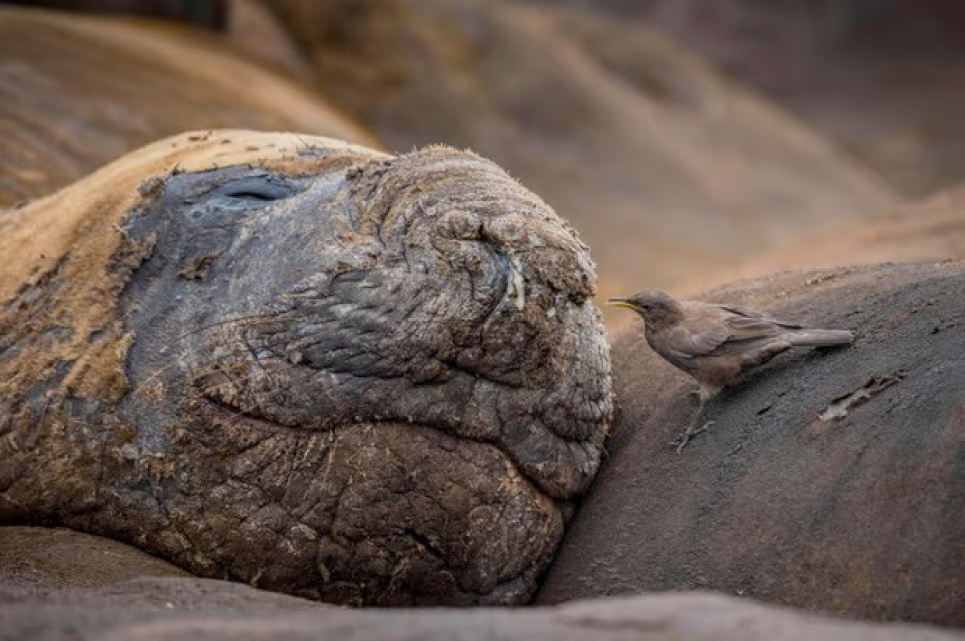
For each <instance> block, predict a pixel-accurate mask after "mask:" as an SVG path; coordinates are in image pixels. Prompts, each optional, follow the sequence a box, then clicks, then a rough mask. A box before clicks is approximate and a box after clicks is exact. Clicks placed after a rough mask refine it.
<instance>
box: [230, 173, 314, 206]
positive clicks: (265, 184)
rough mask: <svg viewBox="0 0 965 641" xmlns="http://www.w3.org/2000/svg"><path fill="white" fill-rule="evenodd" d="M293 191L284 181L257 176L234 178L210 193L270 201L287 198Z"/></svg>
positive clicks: (256, 200) (255, 200)
mask: <svg viewBox="0 0 965 641" xmlns="http://www.w3.org/2000/svg"><path fill="white" fill-rule="evenodd" d="M293 193H295V190H294V189H292V188H291V187H290V186H289V185H287V184H286V183H284V182H281V181H279V180H273V179H271V178H267V177H261V176H259V177H249V178H241V179H239V180H234V181H232V182H230V183H227V184H225V185H222V186H220V187H218V188H217V189H215V190H213V191H212V192H211V195H212V196H221V197H224V198H232V199H235V200H246V201H253V202H272V201H276V200H282V199H284V198H288V197H289V196H291V195H292V194H293Z"/></svg>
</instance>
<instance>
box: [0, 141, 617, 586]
mask: <svg viewBox="0 0 965 641" xmlns="http://www.w3.org/2000/svg"><path fill="white" fill-rule="evenodd" d="M0 255H2V256H3V257H4V261H3V267H0V275H2V278H0V300H2V301H4V302H3V304H2V307H0V336H2V339H0V340H2V343H0V381H2V382H0V399H2V400H0V408H2V414H0V416H2V419H0V420H2V423H0V516H2V518H3V520H4V521H6V522H8V523H9V522H32V523H42V524H57V525H64V526H68V527H71V528H74V529H78V530H82V531H87V532H91V533H96V534H104V535H108V536H110V537H112V538H115V539H118V540H121V541H125V542H130V543H133V544H135V545H137V546H138V547H140V548H142V549H144V550H146V551H149V552H151V553H154V554H156V555H158V556H161V557H163V558H165V559H168V560H170V561H172V562H174V563H175V564H176V565H178V566H180V567H182V568H185V569H187V570H189V571H191V572H194V573H196V574H199V575H202V576H208V577H219V578H230V579H235V580H240V581H244V582H247V583H250V584H252V585H256V586H259V587H263V588H268V589H273V590H277V591H284V592H288V593H293V594H300V595H306V596H310V597H315V598H321V599H323V600H325V601H330V602H336V603H347V604H377V605H403V604H515V603H522V602H525V601H527V600H528V599H529V598H530V596H531V594H532V593H533V591H534V590H535V588H536V585H537V581H538V578H539V577H540V575H541V574H542V573H543V571H544V570H545V568H546V567H547V564H548V562H549V560H550V559H551V557H552V555H553V553H554V550H555V548H556V546H557V544H558V542H559V540H560V537H561V535H562V531H563V524H564V515H565V514H568V513H569V510H570V508H569V503H570V500H571V499H572V498H574V497H576V496H578V495H579V494H581V493H582V492H583V491H584V490H585V489H586V488H587V486H588V484H589V483H590V481H591V480H592V479H593V476H594V474H595V472H596V469H597V466H598V464H599V461H600V454H601V448H602V442H603V440H604V438H605V436H606V432H607V428H608V423H609V418H610V414H611V405H612V402H611V389H610V379H609V357H608V351H607V347H606V343H605V339H604V335H603V330H602V325H601V323H600V320H599V314H598V312H597V311H596V309H595V307H593V305H592V303H591V302H590V301H589V299H590V297H591V296H592V295H593V292H594V282H595V276H594V272H593V265H592V263H591V261H590V258H589V253H588V251H587V248H586V247H585V246H584V245H583V244H582V243H581V242H580V241H579V240H578V239H577V238H576V236H575V233H574V232H573V230H572V229H571V228H570V227H569V226H567V224H566V223H564V222H563V221H562V220H561V219H560V218H558V217H557V216H556V215H555V214H554V213H553V212H552V210H551V209H550V208H549V207H548V206H547V205H545V204H544V203H543V202H542V201H541V200H540V199H539V198H538V197H536V196H535V195H533V194H532V193H530V192H528V191H527V190H525V189H523V188H522V187H521V186H520V185H519V184H518V183H517V182H515V181H514V180H513V179H511V178H510V177H509V176H507V175H506V174H505V173H504V172H503V171H502V170H501V169H499V168H498V167H497V166H495V165H494V164H492V163H490V162H489V161H486V160H484V159H482V158H480V157H478V156H476V155H474V154H472V153H470V152H464V151H457V150H454V149H450V148H447V147H440V146H434V147H428V148H425V149H422V150H418V151H413V152H412V153H408V154H404V155H399V156H392V155H388V154H383V153H379V152H375V151H372V150H369V149H366V148H363V147H358V146H353V145H349V144H346V143H341V142H338V141H334V140H329V139H325V138H314V137H303V136H297V135H291V134H267V133H253V132H244V131H220V132H208V133H194V134H185V135H182V136H179V137H175V138H172V139H168V140H163V141H160V142H158V143H155V144H153V145H151V146H148V147H146V148H144V149H141V150H139V151H137V152H134V153H132V154H130V155H128V156H125V157H123V158H121V159H120V160H118V161H116V162H114V163H112V164H111V165H108V166H106V167H105V168H103V169H102V170H100V171H98V172H96V173H95V174H93V175H91V176H89V177H88V178H86V179H85V180H82V181H80V182H78V183H75V184H74V185H71V186H69V187H67V188H65V189H64V190H62V191H60V192H58V193H57V194H55V195H53V196H51V197H48V198H46V199H43V200H40V201H37V202H35V203H33V204H31V205H28V206H27V207H24V208H21V209H18V210H8V211H6V212H4V213H2V214H0Z"/></svg>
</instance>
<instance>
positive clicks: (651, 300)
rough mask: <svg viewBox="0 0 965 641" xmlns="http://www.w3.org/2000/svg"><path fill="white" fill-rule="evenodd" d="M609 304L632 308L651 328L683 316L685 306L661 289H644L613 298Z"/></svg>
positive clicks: (670, 322)
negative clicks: (626, 295) (629, 294)
mask: <svg viewBox="0 0 965 641" xmlns="http://www.w3.org/2000/svg"><path fill="white" fill-rule="evenodd" d="M607 305H613V306H615V307H626V308H627V309H632V310H633V311H635V312H636V313H637V314H639V315H640V317H641V318H643V319H644V320H646V321H647V323H648V324H649V325H650V327H651V328H657V327H661V326H665V325H670V324H672V323H675V322H677V321H678V320H679V319H680V318H681V317H682V316H683V308H682V307H681V306H680V303H679V302H678V301H677V300H676V299H675V298H674V297H673V296H671V295H670V294H667V293H666V292H662V291H660V290H659V289H644V290H642V291H639V292H637V293H636V294H634V295H632V296H629V297H627V298H611V299H610V300H608V301H607Z"/></svg>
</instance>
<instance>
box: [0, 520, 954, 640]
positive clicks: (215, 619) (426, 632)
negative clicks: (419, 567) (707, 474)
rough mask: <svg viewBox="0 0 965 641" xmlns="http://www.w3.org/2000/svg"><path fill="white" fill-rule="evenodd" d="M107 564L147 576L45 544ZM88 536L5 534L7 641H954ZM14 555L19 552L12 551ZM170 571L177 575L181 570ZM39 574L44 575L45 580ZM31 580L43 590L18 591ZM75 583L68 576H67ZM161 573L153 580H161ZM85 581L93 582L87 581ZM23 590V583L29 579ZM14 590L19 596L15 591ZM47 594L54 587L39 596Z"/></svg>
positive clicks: (712, 602)
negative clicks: (321, 591) (134, 545)
mask: <svg viewBox="0 0 965 641" xmlns="http://www.w3.org/2000/svg"><path fill="white" fill-rule="evenodd" d="M48 545H49V546H51V547H52V548H53V549H54V550H56V551H61V550H63V551H68V550H71V549H72V550H73V551H74V553H75V556H76V557H82V556H92V555H93V556H96V557H97V558H98V559H100V560H104V561H108V562H109V563H110V564H111V566H113V567H112V569H115V570H116V569H117V568H121V569H123V570H124V571H136V569H137V568H138V567H143V568H145V570H146V571H145V572H144V575H145V576H143V577H141V578H136V579H129V580H122V578H124V579H126V577H122V576H121V575H120V574H118V575H116V576H114V577H113V580H111V581H105V580H104V574H105V573H104V571H103V568H102V569H95V568H94V567H92V566H91V565H85V564H83V563H77V562H75V561H71V560H68V559H66V558H61V561H62V562H63V567H62V568H60V570H66V572H61V571H59V569H58V563H52V562H51V560H50V559H49V558H48V557H49V555H48V554H47V550H46V547H47V546H48ZM123 548H124V546H122V545H120V544H117V543H114V542H111V541H108V542H106V543H105V541H103V540H101V539H98V538H96V537H91V536H87V535H83V534H78V533H73V532H68V531H51V530H45V529H37V528H0V566H3V567H7V568H9V567H10V566H9V563H10V561H11V557H13V559H12V560H13V561H14V563H15V564H16V566H15V567H16V568H17V569H16V570H14V571H12V572H11V571H9V570H6V571H5V572H4V574H0V577H2V578H0V621H3V625H2V626H0V639H3V640H7V639H9V640H10V641H14V640H16V641H40V640H42V639H43V640H51V641H54V640H61V639H64V640H66V639H89V640H91V641H94V640H108V639H138V640H144V641H148V640H155V639H157V640H161V639H173V638H176V639H232V640H233V641H234V640H237V639H264V640H268V639H279V640H280V639H285V640H286V641H288V640H291V639H329V638H339V639H371V640H373V641H380V640H385V641H390V640H392V639H426V640H433V639H439V640H440V641H441V640H443V639H445V640H449V639H454V638H458V639H467V640H469V639H471V640H474V641H475V640H478V641H489V640H492V641H496V640H497V639H498V640H501V641H516V640H519V641H523V640H524V639H525V640H526V641H532V640H537V641H540V640H546V641H560V640H566V639H586V638H593V639H600V640H601V641H623V640H627V641H629V640H630V639H648V640H649V639H652V640H654V641H664V640H666V641H670V640H671V639H672V640H674V641H731V640H733V641H898V640H899V639H915V640H916V641H954V640H955V639H963V638H965V635H962V634H956V633H955V632H953V631H950V630H949V631H942V630H939V629H937V628H929V627H923V626H909V625H899V624H892V625H888V626H883V625H875V624H867V623H855V622H846V621H837V620H833V619H828V618H824V617H819V616H816V615H813V614H805V613H800V612H795V611H792V610H783V609H778V608H773V607H767V606H763V605H760V604H757V603H754V602H753V601H750V600H749V599H736V598H731V597H725V596H722V595H715V594H709V593H697V592H689V593H677V594H667V595H651V596H638V597H633V598H622V599H606V600H596V601H584V602H581V603H574V604H568V605H565V606H562V607H543V608H529V609H525V610H521V609H517V610H510V609H492V608H476V609H472V610H459V609H448V610H440V609H410V610H350V609H345V608H336V607H332V606H327V605H321V604H318V603H316V602H311V601H306V600H304V599H298V598H294V597H289V596H284V595H281V594H274V593H271V592H264V591H262V590H256V589H253V588H250V587H248V586H244V585H239V584H236V583H227V582H223V581H213V580H203V579H193V578H173V577H166V578H159V577H158V576H157V574H158V566H159V565H163V564H162V563H161V562H159V561H157V560H156V559H151V558H149V557H146V556H145V555H143V554H142V553H140V552H137V551H136V550H130V549H128V550H126V551H124V550H123ZM13 550H16V552H15V553H13ZM168 567H169V569H170V571H171V572H176V570H174V568H170V566H168ZM36 568H43V570H42V571H36ZM18 575H19V576H21V577H22V576H27V577H28V578H29V580H30V582H32V583H33V584H34V585H35V589H34V590H33V591H32V592H27V591H24V590H21V589H17V587H16V586H17V585H18V582H17V580H16V578H17V576H18ZM65 575H69V578H68V579H64V578H63V577H64V576H65ZM152 575H153V576H152ZM85 579H86V580H85ZM19 583H20V584H23V583H24V581H22V580H21V581H20V582H19ZM11 585H13V587H11ZM37 586H42V587H45V588H46V592H43V593H41V592H39V591H38V589H37Z"/></svg>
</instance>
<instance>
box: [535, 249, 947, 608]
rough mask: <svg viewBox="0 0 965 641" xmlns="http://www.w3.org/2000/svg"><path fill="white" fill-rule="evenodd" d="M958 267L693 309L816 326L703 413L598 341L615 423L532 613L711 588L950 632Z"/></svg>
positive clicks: (646, 354) (865, 270)
mask: <svg viewBox="0 0 965 641" xmlns="http://www.w3.org/2000/svg"><path fill="white" fill-rule="evenodd" d="M963 292H965V265H963V264H962V263H955V262H949V263H942V264H921V265H880V266H870V267H852V268H838V269H828V270H819V271H814V272H810V273H805V274H783V275H777V276H773V277H769V278H762V279H760V280H756V281H745V282H740V283H736V284H733V285H730V286H727V287H724V288H722V289H718V290H714V291H713V292H711V293H710V294H708V296H707V297H708V298H709V299H711V300H715V301H726V302H730V303H736V304H743V305H746V306H748V307H752V308H757V309H763V310H768V311H770V312H773V314H774V315H775V316H778V317H783V318H789V319H799V320H801V321H804V322H806V323H808V324H812V325H815V326H820V327H838V328H851V329H854V330H855V331H856V334H857V337H856V340H855V343H854V344H853V345H852V346H850V347H848V348H846V349H834V350H826V351H822V350H799V351H794V352H791V353H788V354H784V355H782V356H780V357H778V358H777V359H775V360H774V361H772V362H771V363H770V364H769V365H767V366H766V367H764V368H763V369H761V370H760V371H758V372H755V373H752V374H750V375H749V376H748V377H747V378H746V379H745V380H744V381H743V382H742V383H740V384H738V385H737V386H736V387H734V388H732V389H730V390H725V391H724V392H723V393H722V394H721V395H720V396H718V397H717V398H716V399H715V400H714V401H713V402H711V403H709V404H708V406H707V409H706V413H705V418H707V419H712V420H714V421H716V423H715V424H714V425H713V427H712V428H711V430H710V431H709V432H708V433H706V434H701V435H700V436H698V437H697V439H696V440H695V441H694V442H693V443H692V444H691V445H689V446H688V447H687V449H685V450H684V451H683V452H682V453H681V454H679V455H678V454H677V453H676V452H675V451H674V449H673V448H672V447H670V446H669V445H668V442H669V441H670V440H671V439H672V438H673V437H674V436H675V435H676V433H677V432H678V431H679V430H680V429H681V428H682V426H683V425H684V424H685V422H686V421H687V420H688V419H689V417H690V414H691V411H692V408H693V405H692V404H691V402H690V401H688V399H687V397H686V396H685V392H686V391H688V390H689V389H691V388H692V384H691V382H690V381H689V380H688V379H686V378H685V377H684V375H683V374H681V373H679V372H677V371H676V370H674V369H673V368H672V367H671V366H670V365H668V364H667V363H665V362H663V361H662V360H659V359H658V357H656V356H655V355H654V354H653V353H652V352H651V351H650V350H649V348H648V347H647V346H646V344H645V341H644V339H643V337H642V332H641V328H640V327H634V328H631V329H629V330H628V331H626V332H625V333H623V334H622V335H620V336H619V337H618V338H616V340H615V341H614V343H613V356H614V381H615V382H614V386H615V390H616V393H617V398H618V405H619V408H620V409H619V419H618V423H617V424H616V426H615V427H614V431H613V438H612V440H611V442H610V444H609V446H608V458H607V461H606V465H605V466H604V467H603V471H602V473H601V474H600V476H599V478H598V479H597V481H596V483H595V484H594V486H593V488H592V490H591V492H590V493H589V494H588V495H587V497H586V498H585V501H584V502H583V504H582V506H581V507H580V509H579V511H578V512H577V515H576V518H575V519H574V522H573V524H572V526H571V529H570V530H569V532H568V535H567V537H566V540H565V542H564V544H563V545H562V546H561V549H560V553H559V555H558V556H557V559H556V561H555V563H554V565H553V567H552V571H551V573H550V575H549V577H548V579H547V581H546V582H545V583H544V585H543V588H542V591H541V593H540V595H539V597H538V601H539V602H541V603H555V602H559V601H563V600H568V599H577V598H587V597H595V596H604V595H614V594H628V593H634V592H639V591H652V590H656V591H662V590H678V589H690V588H710V589H716V590H724V591H727V592H730V593H733V594H741V595H744V596H749V597H753V598H756V599H761V600H763V601H768V602H772V603H780V604H785V605H793V606H797V607H802V608H806V609H810V610H821V611H825V612H831V613H837V614H842V615H847V616H852V617H861V618H868V619H885V620H892V619H902V620H908V621H925V622H932V623H939V624H945V625H958V626H962V625H965V610H963V609H962V607H961V606H962V603H963V600H965V583H963V578H965V537H963V532H965V467H963V452H965V360H963V354H965V352H963V350H962V345H963V344H965V298H963V295H962V293H963Z"/></svg>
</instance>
